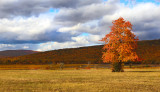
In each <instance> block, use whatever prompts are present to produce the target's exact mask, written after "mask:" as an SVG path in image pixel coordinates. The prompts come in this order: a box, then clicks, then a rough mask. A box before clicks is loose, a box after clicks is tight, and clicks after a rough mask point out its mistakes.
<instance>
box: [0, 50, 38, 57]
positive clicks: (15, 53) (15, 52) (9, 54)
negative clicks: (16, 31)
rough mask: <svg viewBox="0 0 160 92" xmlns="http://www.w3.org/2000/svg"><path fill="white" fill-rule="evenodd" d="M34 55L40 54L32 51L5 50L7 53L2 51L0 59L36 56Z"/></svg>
mask: <svg viewBox="0 0 160 92" xmlns="http://www.w3.org/2000/svg"><path fill="white" fill-rule="evenodd" d="M34 53H38V51H32V50H5V51H0V58H3V57H16V56H24V55H29V54H34Z"/></svg>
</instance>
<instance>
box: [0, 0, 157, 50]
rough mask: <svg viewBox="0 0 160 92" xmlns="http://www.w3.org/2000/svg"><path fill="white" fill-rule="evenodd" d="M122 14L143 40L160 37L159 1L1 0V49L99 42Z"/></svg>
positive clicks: (37, 48)
mask: <svg viewBox="0 0 160 92" xmlns="http://www.w3.org/2000/svg"><path fill="white" fill-rule="evenodd" d="M119 17H123V18H124V19H125V20H128V21H130V22H131V23H132V24H133V32H134V33H135V34H136V35H137V36H138V37H139V39H140V40H153V39H160V26H159V25H160V0H0V50H8V49H12V50H14V49H29V50H37V51H47V50H55V49H62V48H74V47H81V46H91V45H99V44H102V42H100V41H99V40H100V39H101V38H102V37H104V36H105V34H107V33H109V32H110V28H109V26H111V25H112V21H113V20H115V19H117V18H119Z"/></svg>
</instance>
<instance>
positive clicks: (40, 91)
mask: <svg viewBox="0 0 160 92" xmlns="http://www.w3.org/2000/svg"><path fill="white" fill-rule="evenodd" d="M0 92H160V69H125V72H122V73H113V72H111V70H109V69H98V70H96V69H91V70H84V69H82V70H0Z"/></svg>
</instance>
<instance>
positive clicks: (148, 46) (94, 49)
mask: <svg viewBox="0 0 160 92" xmlns="http://www.w3.org/2000/svg"><path fill="white" fill-rule="evenodd" d="M103 46H104V45H97V46H88V47H79V48H67V49H59V50H52V51H45V52H39V53H33V54H29V55H23V56H18V57H13V58H0V64H51V63H53V64H56V63H60V62H64V63H65V64H87V63H92V64H95V63H103V62H102V51H103V50H102V48H103ZM136 52H137V54H138V56H139V57H140V58H142V59H143V62H145V63H152V64H160V40H148V41H147V40H145V41H138V48H137V50H136ZM0 55H1V54H0ZM21 55H22V54H21Z"/></svg>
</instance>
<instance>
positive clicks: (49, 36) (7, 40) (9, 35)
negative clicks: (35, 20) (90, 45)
mask: <svg viewBox="0 0 160 92" xmlns="http://www.w3.org/2000/svg"><path fill="white" fill-rule="evenodd" d="M74 36H77V35H71V34H70V33H61V32H57V31H56V30H54V31H49V32H44V33H39V34H36V35H28V36H27V35H26V36H24V37H23V39H20V35H19V34H16V33H14V32H3V33H1V36H0V43H1V44H25V43H31V44H37V43H44V42H49V41H56V42H66V41H72V39H71V37H74Z"/></svg>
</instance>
